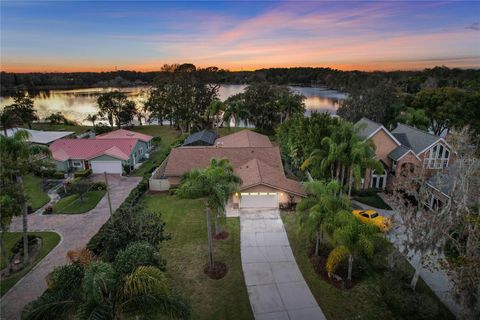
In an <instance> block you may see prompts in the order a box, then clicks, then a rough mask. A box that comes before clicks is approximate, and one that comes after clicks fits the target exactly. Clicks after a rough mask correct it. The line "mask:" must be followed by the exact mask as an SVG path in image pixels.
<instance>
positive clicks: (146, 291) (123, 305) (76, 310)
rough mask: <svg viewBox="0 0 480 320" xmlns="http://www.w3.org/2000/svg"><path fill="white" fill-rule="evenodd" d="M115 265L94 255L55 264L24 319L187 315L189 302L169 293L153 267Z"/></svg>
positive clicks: (108, 319) (157, 269)
mask: <svg viewBox="0 0 480 320" xmlns="http://www.w3.org/2000/svg"><path fill="white" fill-rule="evenodd" d="M117 257H118V256H117ZM134 262H137V261H134ZM119 266H123V264H120V263H107V262H103V261H95V260H94V259H93V260H90V261H87V263H81V262H79V261H76V262H73V263H72V264H70V265H66V266H62V267H59V268H56V269H55V270H54V271H53V272H52V273H51V274H50V275H49V278H48V289H47V291H46V292H45V293H44V294H43V295H42V296H41V297H40V298H39V299H37V300H36V301H34V302H33V303H31V304H30V305H28V306H27V308H26V312H25V319H28V320H37V319H38V320H40V319H70V318H72V316H73V317H74V318H76V319H98V320H111V319H112V320H113V319H128V318H132V319H136V318H138V317H141V318H143V317H153V316H157V317H158V316H159V313H160V314H162V315H165V316H167V317H168V318H176V319H187V318H188V317H189V314H190V308H189V306H188V304H187V303H185V301H183V299H182V298H181V297H178V296H176V295H175V294H174V293H172V290H171V288H170V285H169V283H168V280H167V277H166V276H165V274H164V273H163V272H162V271H161V270H160V269H159V268H158V267H156V266H154V265H139V266H134V267H133V269H132V270H131V271H129V272H127V273H125V272H124V271H125V270H124V269H121V268H119Z"/></svg>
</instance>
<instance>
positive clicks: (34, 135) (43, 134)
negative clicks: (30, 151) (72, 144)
mask: <svg viewBox="0 0 480 320" xmlns="http://www.w3.org/2000/svg"><path fill="white" fill-rule="evenodd" d="M18 130H25V131H27V132H28V133H29V135H30V136H29V138H28V141H29V142H32V143H38V144H50V143H52V142H53V141H55V140H58V139H61V138H64V137H66V136H69V135H71V134H73V133H74V132H72V131H41V130H32V129H24V128H11V129H7V137H11V136H13V135H14V134H15V132H17V131H18ZM0 134H1V135H4V133H3V131H1V132H0Z"/></svg>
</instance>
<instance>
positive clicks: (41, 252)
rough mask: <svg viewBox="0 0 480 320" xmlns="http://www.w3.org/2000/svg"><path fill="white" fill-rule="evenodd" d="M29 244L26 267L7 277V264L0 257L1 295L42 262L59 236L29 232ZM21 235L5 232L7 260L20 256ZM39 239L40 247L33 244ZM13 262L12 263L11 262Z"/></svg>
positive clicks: (53, 233) (19, 233) (56, 242)
mask: <svg viewBox="0 0 480 320" xmlns="http://www.w3.org/2000/svg"><path fill="white" fill-rule="evenodd" d="M28 235H29V238H30V241H29V242H30V243H32V244H31V245H30V246H29V247H30V249H29V252H30V255H31V256H30V262H29V264H28V265H27V266H26V267H23V268H21V269H18V271H15V272H13V273H10V274H9V275H6V274H5V271H6V270H5V268H6V266H7V262H6V261H5V259H4V258H3V256H0V266H1V270H2V279H1V290H0V292H1V295H3V294H4V293H6V292H7V291H8V290H9V289H10V288H11V287H13V285H15V283H17V281H18V280H20V279H21V278H22V277H23V276H24V275H25V274H27V273H28V272H29V271H30V270H31V269H32V268H33V267H34V266H35V265H36V264H37V263H38V262H40V260H42V259H43V258H44V257H45V256H46V255H47V254H48V253H49V252H50V251H51V250H52V249H53V248H55V246H56V245H57V244H58V242H59V241H60V236H59V235H58V234H57V233H55V232H29V233H28ZM22 236H23V233H22V232H7V233H5V235H3V237H4V241H5V248H6V250H7V252H8V254H9V259H12V258H13V257H14V255H16V254H20V255H21V254H22V252H23V251H22V250H23V238H22ZM37 238H38V239H40V242H39V243H40V245H38V243H36V242H35V239H37ZM11 262H14V261H11Z"/></svg>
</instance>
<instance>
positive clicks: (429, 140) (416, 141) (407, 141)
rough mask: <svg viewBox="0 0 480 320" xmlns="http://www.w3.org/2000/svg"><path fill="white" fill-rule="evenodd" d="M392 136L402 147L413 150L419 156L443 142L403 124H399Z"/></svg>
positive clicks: (438, 138) (436, 137)
mask: <svg viewBox="0 0 480 320" xmlns="http://www.w3.org/2000/svg"><path fill="white" fill-rule="evenodd" d="M392 134H393V135H394V136H395V137H396V138H397V140H399V141H400V142H401V143H402V145H404V146H406V147H408V148H410V149H412V150H413V152H415V154H417V155H418V154H419V153H422V152H423V151H425V149H427V148H428V147H430V146H431V145H433V144H434V143H436V142H437V141H439V140H443V139H442V138H440V137H438V136H436V135H433V134H430V133H427V132H424V131H422V130H419V129H417V128H414V127H410V126H408V125H406V124H403V123H399V124H398V125H397V127H396V128H395V130H393V131H392Z"/></svg>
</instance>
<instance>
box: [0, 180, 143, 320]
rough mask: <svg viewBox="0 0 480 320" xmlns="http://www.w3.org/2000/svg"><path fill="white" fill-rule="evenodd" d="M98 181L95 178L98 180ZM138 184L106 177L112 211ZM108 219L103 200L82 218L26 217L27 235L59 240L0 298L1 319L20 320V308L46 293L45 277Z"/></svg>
mask: <svg viewBox="0 0 480 320" xmlns="http://www.w3.org/2000/svg"><path fill="white" fill-rule="evenodd" d="M101 178H102V177H98V179H101ZM140 180H141V178H139V177H120V176H115V175H109V178H108V182H109V185H110V190H111V191H110V197H111V201H112V207H113V210H115V209H116V208H118V207H119V206H120V204H121V203H122V202H123V200H125V198H126V197H127V196H128V194H129V193H130V191H131V190H132V189H133V188H135V186H136V185H137V184H138V183H139V182H140ZM109 216H110V211H109V208H108V201H107V197H106V196H105V197H103V199H102V200H100V202H99V203H98V205H97V206H96V207H95V209H93V210H91V211H90V212H88V213H85V214H77V215H39V214H36V215H31V216H29V230H30V231H55V232H57V233H59V234H60V235H61V237H62V239H61V241H60V243H59V244H58V245H57V246H56V247H55V248H54V249H53V250H52V251H51V252H50V253H49V254H48V255H47V256H46V257H45V258H44V259H43V260H42V261H40V263H39V264H37V266H36V267H35V268H34V269H32V270H31V271H30V272H29V273H28V274H27V275H26V276H25V277H23V278H22V279H21V280H20V281H19V282H17V284H16V285H15V286H14V287H12V288H11V289H10V290H9V291H8V292H7V293H6V294H5V295H4V296H3V297H2V299H1V300H2V301H1V319H8V320H10V319H20V313H21V311H22V310H23V308H24V306H25V305H26V304H27V303H29V302H30V301H32V300H34V299H36V298H37V297H39V296H40V295H41V294H42V293H43V291H45V289H47V284H46V281H45V277H46V276H47V275H48V274H49V273H50V272H51V271H52V270H53V268H55V267H57V266H60V265H63V264H65V263H66V262H67V258H66V254H67V252H68V251H69V250H72V249H79V248H83V247H84V246H85V245H86V244H87V242H88V240H90V238H91V237H92V236H93V235H94V234H95V233H96V232H97V231H98V229H100V227H101V226H102V225H103V224H104V223H105V222H106V221H107V219H108V218H109ZM10 230H11V231H21V230H22V220H21V219H19V218H17V219H14V220H13V221H12V224H11V226H10Z"/></svg>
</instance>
